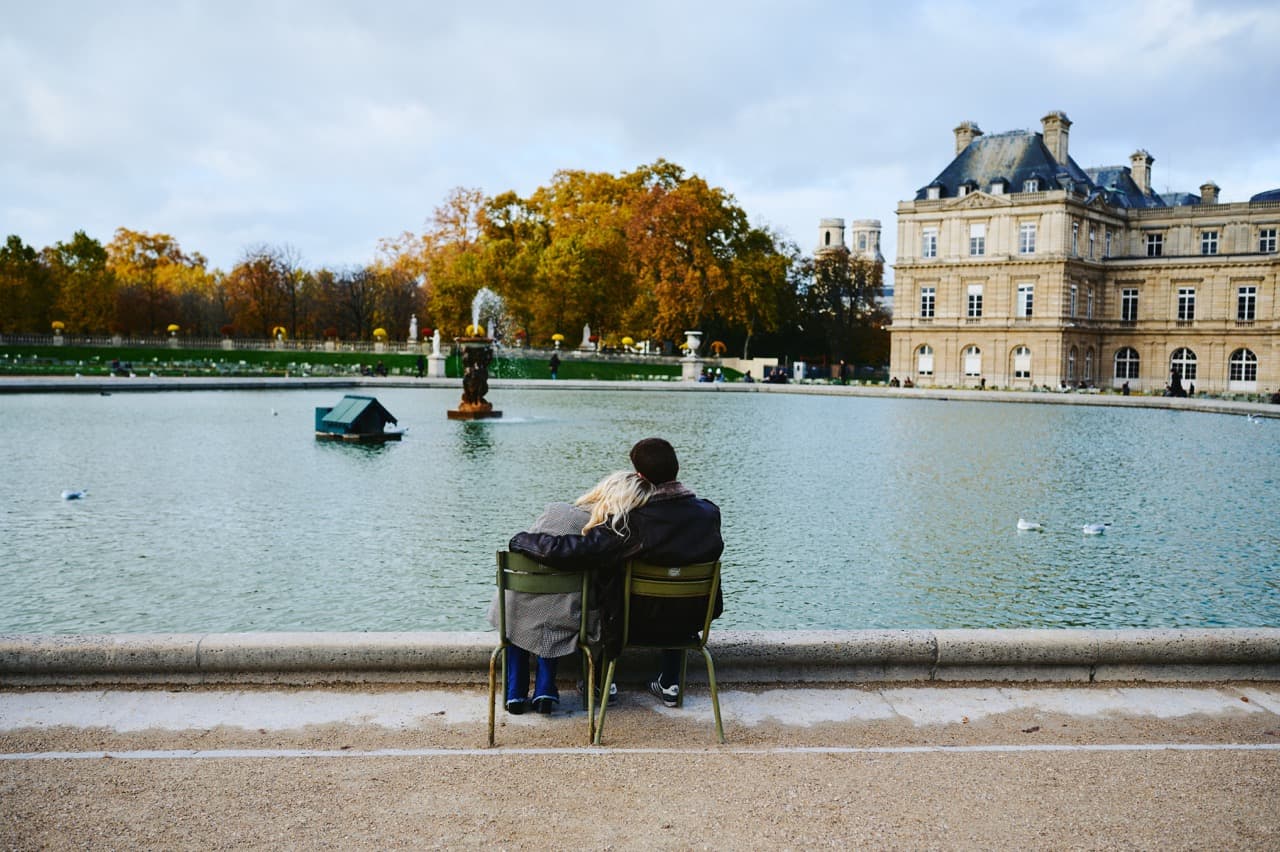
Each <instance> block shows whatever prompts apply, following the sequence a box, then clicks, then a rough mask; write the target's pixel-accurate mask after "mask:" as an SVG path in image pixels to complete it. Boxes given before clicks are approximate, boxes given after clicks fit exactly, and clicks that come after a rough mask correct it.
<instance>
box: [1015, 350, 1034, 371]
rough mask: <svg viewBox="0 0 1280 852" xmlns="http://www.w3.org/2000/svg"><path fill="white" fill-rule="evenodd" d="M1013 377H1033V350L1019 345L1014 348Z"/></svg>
mask: <svg viewBox="0 0 1280 852" xmlns="http://www.w3.org/2000/svg"><path fill="white" fill-rule="evenodd" d="M1013 377H1014V378H1015V379H1029V378H1031V350H1030V349H1028V348H1027V347H1025V346H1019V347H1018V348H1017V349H1015V350H1013Z"/></svg>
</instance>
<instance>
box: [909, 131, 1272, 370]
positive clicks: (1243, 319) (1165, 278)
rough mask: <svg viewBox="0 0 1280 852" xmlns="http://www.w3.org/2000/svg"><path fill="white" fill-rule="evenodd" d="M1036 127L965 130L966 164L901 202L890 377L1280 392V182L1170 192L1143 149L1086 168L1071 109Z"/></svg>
mask: <svg viewBox="0 0 1280 852" xmlns="http://www.w3.org/2000/svg"><path fill="white" fill-rule="evenodd" d="M1041 124H1042V132H1040V133H1035V132H1032V131H1012V132H1008V133H999V134H992V135H984V134H983V133H982V131H981V130H979V129H978V127H977V125H975V124H973V123H971V122H963V123H961V124H960V126H959V127H957V128H956V129H955V159H953V160H952V161H951V163H950V165H948V166H947V167H946V168H945V169H943V170H942V172H941V173H940V174H939V175H938V177H937V178H935V179H934V180H933V181H932V182H931V183H930V184H928V185H927V186H925V187H923V188H921V189H920V190H919V192H918V193H917V195H916V197H915V199H913V200H911V201H903V202H900V203H899V205H898V258H897V263H896V265H895V267H894V269H895V273H894V277H895V287H894V289H895V291H896V293H895V299H894V310H893V323H892V326H891V327H890V334H891V356H890V375H891V376H893V377H895V378H897V379H899V380H900V381H902V382H903V383H905V382H906V380H908V379H910V380H911V382H912V383H914V384H915V385H917V386H945V387H977V386H985V387H1008V388H1024V389H1025V388H1031V387H1045V386H1047V387H1050V388H1054V389H1057V388H1060V387H1062V386H1064V385H1065V386H1068V387H1080V386H1090V387H1115V388H1121V387H1123V386H1124V385H1125V384H1126V383H1127V384H1128V386H1129V388H1130V389H1131V390H1132V391H1133V392H1134V393H1137V392H1142V391H1160V390H1162V389H1164V388H1165V387H1166V386H1167V385H1171V384H1173V385H1176V384H1178V383H1179V382H1180V383H1181V384H1183V385H1185V386H1192V385H1193V386H1194V390H1195V391H1196V392H1212V393H1265V394H1269V393H1272V392H1275V391H1276V390H1280V302H1278V298H1280V294H1278V293H1277V279H1278V277H1280V253H1277V234H1278V233H1280V190H1272V191H1269V192H1264V193H1260V194H1258V195H1255V196H1254V197H1253V198H1251V199H1250V200H1249V201H1247V202H1237V203H1223V202H1222V201H1221V200H1220V199H1219V197H1218V191H1219V190H1218V187H1217V186H1216V185H1215V184H1213V183H1212V182H1206V183H1205V184H1204V185H1202V186H1201V187H1200V193H1199V194H1198V195H1194V194H1190V193H1171V194H1165V195H1160V194H1158V193H1156V192H1155V191H1154V190H1153V189H1152V180H1151V167H1152V164H1153V163H1154V158H1153V157H1152V156H1151V155H1150V154H1149V153H1147V152H1146V151H1143V150H1139V151H1136V152H1134V153H1133V154H1132V155H1131V156H1130V158H1129V164H1128V165H1125V166H1105V167H1099V168H1089V169H1082V168H1080V167H1079V166H1078V165H1077V164H1076V163H1075V161H1074V160H1072V159H1071V156H1070V153H1069V151H1068V144H1067V143H1068V135H1069V130H1070V128H1071V122H1070V120H1068V118H1067V116H1066V115H1064V114H1063V113H1061V112H1051V113H1049V114H1048V115H1046V116H1045V117H1044V118H1043V119H1042V120H1041ZM1175 377H1176V381H1175Z"/></svg>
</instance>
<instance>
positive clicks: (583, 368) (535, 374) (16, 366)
mask: <svg viewBox="0 0 1280 852" xmlns="http://www.w3.org/2000/svg"><path fill="white" fill-rule="evenodd" d="M113 361H118V362H119V363H120V365H121V369H126V365H127V366H128V367H131V368H132V370H133V371H134V372H135V373H137V374H139V375H148V374H150V373H155V374H156V375H158V376H284V375H285V374H286V373H287V374H289V375H303V374H305V375H313V376H349V375H358V374H359V373H360V371H361V368H362V367H367V368H369V369H373V367H374V366H375V365H376V364H377V363H378V362H379V361H381V362H382V363H383V365H384V366H385V367H386V368H387V372H388V374H390V375H401V376H411V375H415V374H416V373H417V370H418V367H417V364H418V356H417V355H406V354H400V353H395V352H387V353H370V352H326V351H319V352H297V351H277V350H272V349H236V350H225V349H168V348H157V347H148V348H143V347H127V346H121V347H110V346H19V345H14V344H4V345H0V375H10V376H13V375H19V376H71V375H75V374H76V373H79V374H81V375H84V376H101V375H106V374H107V373H108V372H110V370H111V365H112V362H113ZM445 368H446V373H447V375H449V376H450V377H452V378H457V377H459V376H460V375H462V372H461V365H460V364H459V360H458V358H457V357H452V358H449V359H448V360H447V361H446V362H445ZM490 375H491V376H492V377H494V378H499V379H530V378H532V379H546V378H550V376H551V369H550V365H549V364H548V362H547V360H546V359H543V358H503V357H501V356H499V357H497V358H495V359H494V362H493V364H492V365H491V367H490ZM559 376H560V378H561V379H596V380H600V381H624V380H644V379H678V378H679V377H680V365H679V364H674V363H673V364H639V363H631V362H624V361H588V360H581V359H577V358H565V359H563V360H562V361H561V362H560V373H559ZM739 376H740V374H739V373H738V372H737V371H736V370H726V371H725V377H726V378H727V379H729V380H736V379H737V378H738V377H739Z"/></svg>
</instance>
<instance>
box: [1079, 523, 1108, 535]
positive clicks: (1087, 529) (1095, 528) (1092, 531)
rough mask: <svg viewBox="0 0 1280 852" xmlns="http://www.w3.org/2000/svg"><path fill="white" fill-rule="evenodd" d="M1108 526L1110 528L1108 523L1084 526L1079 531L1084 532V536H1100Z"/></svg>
mask: <svg viewBox="0 0 1280 852" xmlns="http://www.w3.org/2000/svg"><path fill="white" fill-rule="evenodd" d="M1109 526H1111V524H1110V523H1101V524H1085V525H1084V526H1083V527H1081V529H1082V530H1084V534H1085V535H1102V534H1103V533H1104V532H1106V531H1107V527H1109Z"/></svg>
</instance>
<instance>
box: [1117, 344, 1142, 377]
mask: <svg viewBox="0 0 1280 852" xmlns="http://www.w3.org/2000/svg"><path fill="white" fill-rule="evenodd" d="M1116 378H1117V379H1123V380H1128V379H1136V378H1138V350H1136V349H1134V348H1133V347H1131V346H1126V347H1124V348H1123V349H1121V350H1120V351H1119V352H1117V353H1116Z"/></svg>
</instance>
